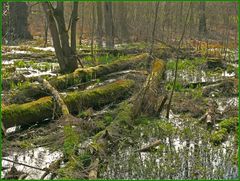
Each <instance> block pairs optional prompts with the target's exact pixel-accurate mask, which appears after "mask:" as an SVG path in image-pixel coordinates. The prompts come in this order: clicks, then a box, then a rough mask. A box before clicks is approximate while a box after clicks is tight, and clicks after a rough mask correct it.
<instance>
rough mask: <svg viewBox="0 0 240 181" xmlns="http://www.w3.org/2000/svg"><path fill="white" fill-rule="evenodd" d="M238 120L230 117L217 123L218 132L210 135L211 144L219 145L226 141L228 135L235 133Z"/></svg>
mask: <svg viewBox="0 0 240 181" xmlns="http://www.w3.org/2000/svg"><path fill="white" fill-rule="evenodd" d="M237 125H238V118H237V117H231V118H228V119H225V120H223V121H221V122H220V123H219V130H216V131H214V132H213V133H212V135H211V139H210V140H211V142H212V143H213V144H214V145H216V146H217V145H220V144H221V143H222V142H224V141H226V139H227V137H228V135H229V134H230V133H232V132H233V133H234V134H236V133H237V131H236V130H237Z"/></svg>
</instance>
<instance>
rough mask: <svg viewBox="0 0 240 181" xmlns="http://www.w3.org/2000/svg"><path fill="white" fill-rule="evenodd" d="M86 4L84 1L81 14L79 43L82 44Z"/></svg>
mask: <svg viewBox="0 0 240 181" xmlns="http://www.w3.org/2000/svg"><path fill="white" fill-rule="evenodd" d="M84 5H85V3H84V2H83V3H82V16H81V26H80V36H79V45H82V39H83V26H84V14H85V13H84Z"/></svg>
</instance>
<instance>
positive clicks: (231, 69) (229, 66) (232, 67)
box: [227, 65, 236, 73]
mask: <svg viewBox="0 0 240 181" xmlns="http://www.w3.org/2000/svg"><path fill="white" fill-rule="evenodd" d="M235 69H236V68H235V67H234V66H232V65H227V73H233V72H235Z"/></svg>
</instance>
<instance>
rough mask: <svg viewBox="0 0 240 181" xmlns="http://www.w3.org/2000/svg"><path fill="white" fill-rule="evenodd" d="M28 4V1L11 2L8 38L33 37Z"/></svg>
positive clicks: (12, 39)
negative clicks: (29, 24) (29, 23)
mask: <svg viewBox="0 0 240 181" xmlns="http://www.w3.org/2000/svg"><path fill="white" fill-rule="evenodd" d="M28 12H29V11H28V5H27V3H26V2H9V14H8V16H9V18H8V20H9V21H8V23H9V30H8V31H9V32H7V36H6V38H7V40H8V41H10V42H12V41H14V40H18V39H26V40H27V39H32V38H33V37H32V35H31V34H30V32H29V30H28V15H29V14H28Z"/></svg>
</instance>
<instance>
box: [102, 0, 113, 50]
mask: <svg viewBox="0 0 240 181" xmlns="http://www.w3.org/2000/svg"><path fill="white" fill-rule="evenodd" d="M104 19H105V37H106V48H109V49H113V48H114V26H113V15H112V2H104Z"/></svg>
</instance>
